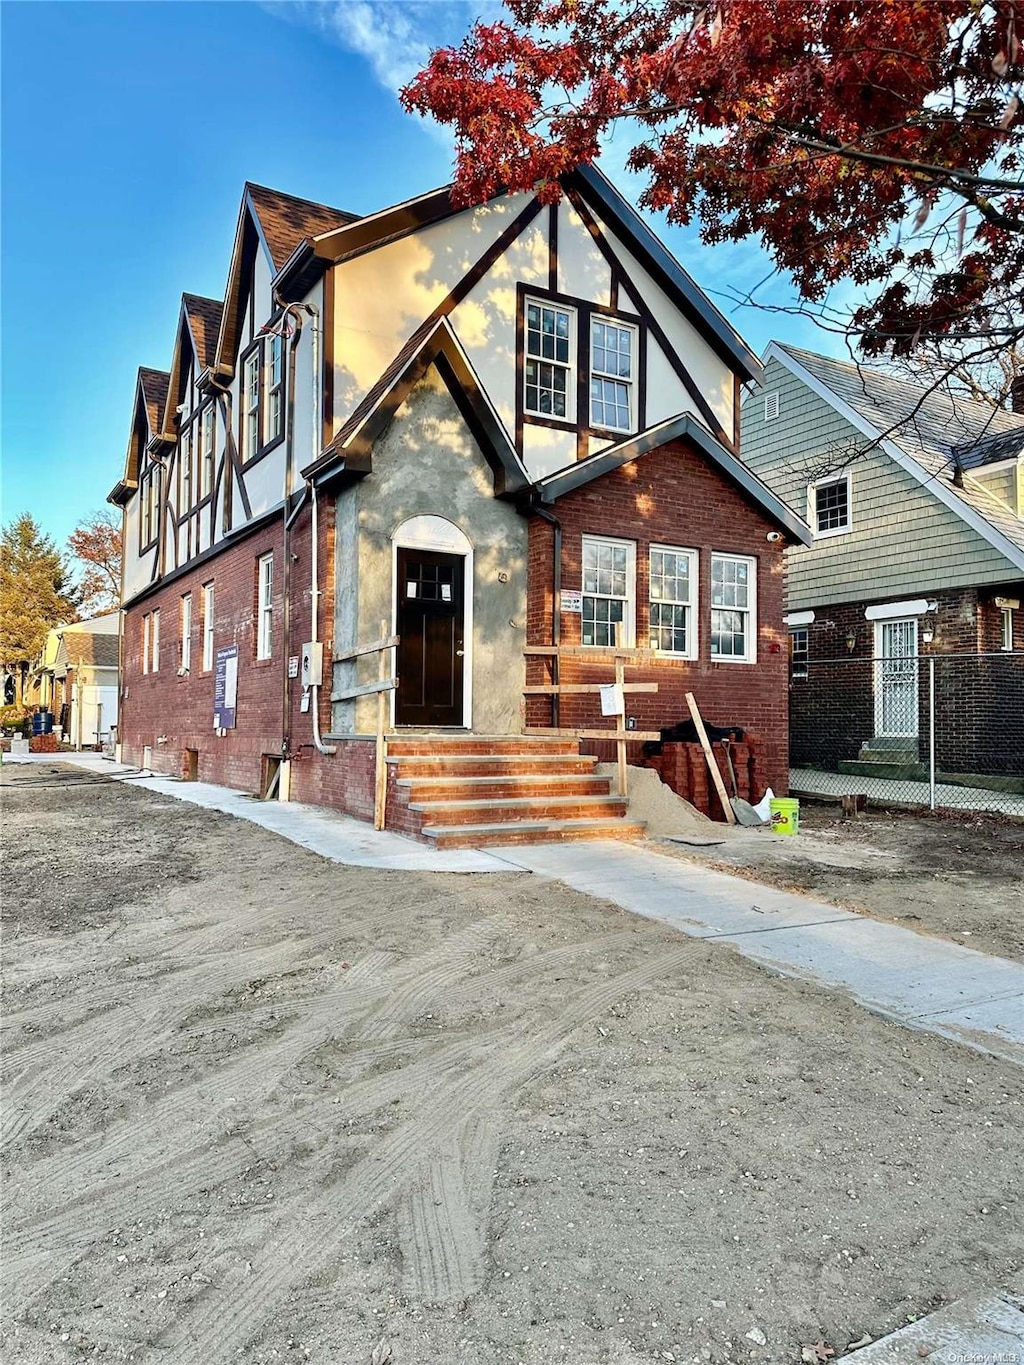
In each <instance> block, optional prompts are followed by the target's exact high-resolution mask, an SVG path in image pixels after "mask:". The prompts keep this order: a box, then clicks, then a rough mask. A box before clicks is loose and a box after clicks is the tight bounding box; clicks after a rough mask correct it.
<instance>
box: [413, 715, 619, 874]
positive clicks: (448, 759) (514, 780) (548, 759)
mask: <svg viewBox="0 0 1024 1365" xmlns="http://www.w3.org/2000/svg"><path fill="white" fill-rule="evenodd" d="M596 763H597V760H596V759H595V758H591V757H588V756H586V755H583V754H581V753H580V749H579V743H578V742H577V741H576V740H570V739H548V738H541V737H533V736H515V735H508V736H506V735H498V736H491V737H489V736H486V735H416V736H405V735H395V736H393V737H392V738H390V739H389V741H388V764H389V765H390V766H391V767H392V770H393V776H394V782H393V790H394V792H395V794H396V795H397V796H398V799H399V800H400V801H401V802H402V803H403V805H404V806H405V807H406V809H407V810H408V812H409V815H410V816H411V823H412V825H413V827H414V829H415V830H416V832H417V833H418V834H419V836H420V837H421V838H423V839H427V840H429V841H430V842H431V843H433V844H434V845H435V846H436V847H438V848H481V847H494V846H496V845H509V844H522V843H538V842H542V843H551V842H562V841H564V840H576V839H635V838H639V837H640V836H641V835H642V834H643V833H644V826H643V825H642V824H641V823H639V822H638V821H635V820H629V819H628V818H627V803H626V802H625V801H622V800H620V799H619V798H618V797H617V796H613V795H612V792H611V782H610V780H609V779H608V778H607V777H599V776H598V775H597V774H596V773H595V772H594V768H595V765H596Z"/></svg>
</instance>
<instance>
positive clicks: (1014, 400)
mask: <svg viewBox="0 0 1024 1365" xmlns="http://www.w3.org/2000/svg"><path fill="white" fill-rule="evenodd" d="M1010 411H1011V412H1024V374H1019V375H1017V377H1016V379H1014V380H1013V381H1012V382H1011V384H1010Z"/></svg>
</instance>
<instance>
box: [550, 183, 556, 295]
mask: <svg viewBox="0 0 1024 1365" xmlns="http://www.w3.org/2000/svg"><path fill="white" fill-rule="evenodd" d="M548 288H549V289H551V290H556V289H557V288H558V205H557V204H551V205H550V206H549V208H548Z"/></svg>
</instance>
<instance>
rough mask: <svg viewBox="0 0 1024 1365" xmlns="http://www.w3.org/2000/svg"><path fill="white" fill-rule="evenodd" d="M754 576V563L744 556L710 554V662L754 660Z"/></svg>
mask: <svg viewBox="0 0 1024 1365" xmlns="http://www.w3.org/2000/svg"><path fill="white" fill-rule="evenodd" d="M755 575H756V563H755V561H754V560H753V559H748V558H747V557H746V556H745V555H726V554H712V556H711V657H712V659H724V660H731V661H738V662H741V663H752V662H753V661H754V657H755V647H754V642H755V631H756V621H755V617H754V611H755Z"/></svg>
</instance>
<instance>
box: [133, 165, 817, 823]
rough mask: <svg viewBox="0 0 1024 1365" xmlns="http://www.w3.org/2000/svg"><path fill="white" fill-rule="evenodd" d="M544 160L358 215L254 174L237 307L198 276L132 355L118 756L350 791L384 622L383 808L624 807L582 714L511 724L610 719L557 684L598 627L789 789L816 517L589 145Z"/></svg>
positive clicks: (687, 293)
mask: <svg viewBox="0 0 1024 1365" xmlns="http://www.w3.org/2000/svg"><path fill="white" fill-rule="evenodd" d="M563 188H564V191H565V194H564V197H563V199H562V200H561V202H560V203H559V204H557V205H555V206H551V205H547V204H542V203H541V202H540V200H539V199H537V198H534V197H531V196H529V195H516V196H504V197H499V198H496V199H493V200H491V201H490V202H488V203H487V204H485V205H482V206H479V207H475V208H461V209H460V208H456V207H454V206H453V204H452V201H451V197H450V194H449V191H448V190H447V189H443V190H439V191H436V192H434V193H431V194H427V195H425V196H423V197H421V198H418V199H413V200H411V201H409V202H407V203H403V204H400V205H398V206H397V207H394V208H389V209H385V210H384V211H382V212H380V213H376V214H373V215H370V216H368V217H355V216H354V215H352V214H349V213H345V212H342V211H341V210H336V209H330V208H326V207H324V206H322V205H318V204H312V203H308V202H306V201H304V200H299V199H295V198H292V197H291V196H289V195H285V194H280V193H277V192H274V191H270V190H267V189H263V188H260V187H258V186H255V185H247V186H246V189H245V193H244V196H243V200H242V205H241V210H240V213H239V218H238V227H237V232H236V235H235V242H234V250H233V252H232V256H231V262H230V269H229V272H228V280H227V287H226V290H225V297H224V300H223V302H220V301H216V300H212V299H203V298H198V297H195V296H193V295H190V294H185V295H184V296H183V298H182V305H181V312H180V318H179V323H178V329H177V334H176V337H175V342H174V349H173V353H172V358H171V365H170V370H169V372H166V373H161V372H157V371H153V370H145V369H144V370H140V371H139V379H138V385H137V390H136V397H135V407H134V411H133V416H132V423H131V435H130V440H129V445H128V455H127V461H126V465H125V471H124V476H123V478H122V479H121V481H120V482H119V483H118V484H117V486H116V487H115V488H114V490H113V492H112V493H111V499H112V501H114V502H116V503H118V504H119V505H120V506H121V507H122V508H123V511H124V529H125V537H124V543H125V556H124V594H123V597H124V613H125V614H124V638H123V696H122V706H121V716H120V722H121V723H120V733H119V738H120V742H121V753H122V757H123V758H124V759H125V760H127V761H131V762H134V763H140V764H146V765H150V766H152V767H153V768H154V769H157V770H160V771H168V772H175V773H183V774H184V775H186V776H191V777H199V778H203V779H206V780H209V781H214V782H220V783H226V784H228V785H231V786H234V787H237V788H241V789H243V790H248V791H253V792H258V793H263V794H267V793H268V792H274V793H275V794H277V795H280V796H290V797H291V798H292V799H298V800H303V801H309V802H314V803H319V804H324V805H333V806H336V807H339V808H341V809H344V810H347V811H350V812H352V813H354V814H357V815H361V816H367V815H369V814H370V813H371V812H372V810H373V802H374V763H375V746H374V743H373V742H372V741H373V737H374V731H375V728H376V718H377V708H378V690H377V689H376V684H375V680H376V679H377V678H378V676H379V673H378V669H379V665H380V656H379V655H378V654H376V653H370V652H367V653H364V654H358V655H354V654H353V651H355V650H357V649H366V648H368V647H369V646H370V645H372V644H373V643H374V642H376V641H378V640H380V639H381V638H382V637H381V628H382V623H384V626H385V629H386V630H387V631H392V632H394V634H396V635H397V636H398V637H399V643H398V646H397V649H396V650H395V655H396V658H395V660H394V666H395V676H396V677H397V686H396V687H395V688H394V689H393V690H392V691H390V692H389V694H388V706H389V708H390V709H389V713H388V717H387V725H388V728H389V731H390V733H391V740H390V755H391V756H390V758H389V761H388V772H389V782H388V791H387V813H388V824H389V825H390V826H392V827H394V828H398V829H404V830H407V831H409V832H412V833H418V834H422V835H424V836H425V837H428V838H434V839H436V840H438V842H447V843H452V842H459V841H462V842H478V843H486V842H492V841H499V840H502V839H506V838H509V837H542V838H543V837H548V838H555V837H557V838H561V837H569V836H587V835H593V834H602V833H612V834H616V833H619V834H622V833H626V834H628V833H633V832H636V827H635V826H634V825H632V824H631V823H630V822H629V821H628V819H627V818H626V811H625V807H624V803H622V802H621V801H618V800H617V799H615V798H614V797H613V796H612V795H611V793H610V791H609V787H608V783H607V782H606V781H604V782H602V781H601V780H600V779H598V778H595V776H594V775H593V771H592V767H593V761H594V760H593V758H589V759H588V758H586V757H584V756H581V754H580V749H579V745H578V743H577V742H576V741H575V740H574V739H573V738H572V735H571V733H570V735H569V736H564V735H563V736H553V737H550V738H542V737H534V736H526V735H524V729H526V728H534V727H544V728H557V729H561V730H568V731H570V732H571V731H572V730H573V729H580V728H584V727H592V726H594V725H595V724H600V723H601V711H600V704H599V699H598V697H597V696H596V695H594V694H593V693H586V692H582V691H580V690H579V689H580V688H581V686H582V685H584V684H587V683H592V682H593V681H595V680H596V681H600V682H609V681H611V678H612V676H613V655H614V648H613V647H614V646H616V645H617V646H618V647H619V648H620V649H621V648H624V647H631V648H642V649H643V650H644V653H643V655H642V656H636V657H635V658H634V660H633V661H632V665H631V668H630V674H629V678H630V681H640V682H644V681H646V682H647V683H654V684H656V685H657V691H656V692H655V691H653V690H649V691H643V692H638V693H631V694H630V696H629V704H628V706H627V712H628V715H627V717H626V719H625V724H626V725H628V726H629V727H630V728H636V730H637V732H638V733H640V732H643V731H650V730H651V729H652V728H654V729H658V728H661V727H662V726H667V725H671V724H673V723H674V722H676V721H679V720H680V719H682V718H684V717H685V716H686V715H687V710H686V705H685V701H684V695H685V693H686V692H687V691H693V692H694V693H695V694H696V696H697V699H698V702H699V704H700V705H701V708H702V711H703V713H704V715H705V716H706V717H707V718H708V719H709V720H711V721H714V722H718V723H727V724H730V725H735V726H741V727H743V728H744V729H745V730H747V731H748V732H749V734H750V736H751V741H752V743H753V745H754V747H755V751H756V754H757V764H758V775H759V780H760V781H762V782H763V783H764V784H768V783H770V784H771V785H772V786H773V787H774V788H775V790H776V791H777V792H778V791H784V790H785V788H786V761H787V759H786V731H787V718H786V672H787V662H788V661H787V655H786V650H785V627H784V624H783V620H782V615H783V603H782V575H783V564H784V550H785V547H786V545H787V544H791V543H794V542H797V541H803V540H806V539H807V538H808V534H809V533H808V531H807V528H806V526H805V525H804V523H803V522H802V521H801V519H800V518H799V517H797V516H796V515H794V513H793V512H792V511H791V510H790V509H789V508H788V507H787V506H786V505H785V504H784V503H783V502H782V501H781V500H780V499H779V498H778V497H777V496H776V495H775V494H773V493H772V492H771V491H770V489H769V488H768V487H767V486H766V485H765V484H764V483H762V482H761V481H760V480H759V479H758V478H757V477H756V476H755V475H753V474H752V473H751V472H750V470H749V469H748V468H747V466H746V465H745V464H744V463H743V462H742V461H741V460H740V458H739V421H740V406H739V398H740V390H741V386H742V385H743V384H744V383H745V382H747V381H750V380H754V379H757V378H758V377H759V376H760V373H761V369H760V365H759V363H758V361H757V359H756V357H755V356H754V355H753V354H752V353H751V352H750V351H749V349H748V348H747V346H746V345H745V344H744V343H743V341H742V340H741V339H740V337H739V336H737V334H736V333H735V332H734V331H733V329H732V328H731V326H730V325H729V324H728V323H727V322H726V321H725V319H724V318H723V317H722V316H721V314H720V313H719V312H718V311H717V310H716V309H715V308H714V306H713V305H712V304H711V303H710V302H709V300H708V299H707V297H706V296H705V295H704V294H703V293H702V292H701V291H700V290H699V289H698V288H697V286H696V285H695V284H694V282H693V281H692V279H691V278H690V277H689V276H688V275H687V274H686V272H685V271H684V270H683V269H682V268H681V267H680V265H679V264H678V263H677V262H676V261H675V259H674V258H673V257H672V256H671V255H670V253H669V252H668V251H667V250H666V248H665V247H664V246H663V245H662V243H661V242H660V241H659V240H658V239H657V237H656V236H655V235H654V234H653V233H652V232H651V230H650V229H649V228H648V227H647V225H646V224H645V223H644V222H643V221H642V220H641V219H640V218H639V216H638V215H637V214H636V213H635V212H634V211H633V209H632V208H631V207H630V206H629V205H628V204H627V203H626V202H625V201H624V200H623V199H622V198H621V196H620V195H619V194H618V193H617V192H616V191H615V190H614V188H613V187H612V186H611V185H610V184H609V182H608V181H607V180H606V179H605V178H604V177H603V176H602V175H601V174H600V173H598V172H597V171H594V170H581V171H579V172H577V173H575V174H573V175H572V176H569V177H567V179H566V180H565V182H564V186H563ZM556 646H557V647H559V648H561V649H562V650H563V651H565V650H569V651H571V653H565V654H564V655H563V656H562V657H561V662H560V665H559V666H556V663H555V656H553V655H552V654H551V652H550V651H551V650H552V649H553V648H555V647H556ZM541 647H547V649H548V653H547V654H543V653H539V652H537V651H538V650H539V649H540V648H541ZM321 656H322V660H321ZM559 669H560V671H559ZM556 673H558V682H557V685H558V686H559V687H561V688H562V691H561V692H560V693H556V694H552V693H551V692H548V693H537V692H532V693H527V692H525V691H524V689H526V688H529V687H533V688H537V687H543V686H548V687H550V686H551V685H552V684H551V679H552V677H553V676H555V674H556ZM574 688H575V689H576V690H575V691H574V690H573V689H574ZM358 689H364V692H363V693H362V694H359V695H356V696H355V697H353V696H352V695H351V693H352V692H353V690H358ZM332 698H333V699H332ZM604 723H605V724H614V722H604ZM591 747H592V746H591ZM636 752H637V753H638V752H639V745H638V746H637V750H636Z"/></svg>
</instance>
